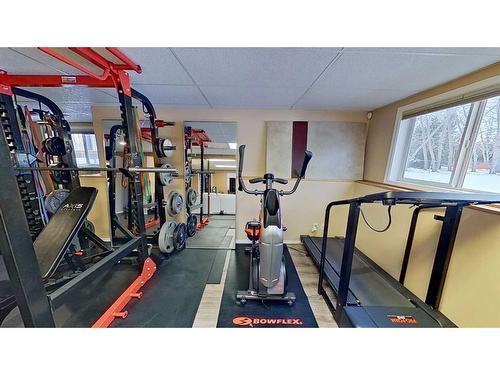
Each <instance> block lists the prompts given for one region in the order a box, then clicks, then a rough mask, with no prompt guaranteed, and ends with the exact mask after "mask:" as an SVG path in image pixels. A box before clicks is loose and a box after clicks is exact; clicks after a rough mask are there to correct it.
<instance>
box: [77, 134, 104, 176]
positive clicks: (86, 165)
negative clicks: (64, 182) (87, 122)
mask: <svg viewBox="0 0 500 375" xmlns="http://www.w3.org/2000/svg"><path fill="white" fill-rule="evenodd" d="M76 134H78V135H89V134H92V135H93V136H94V138H95V142H96V151H97V164H90V163H88V162H89V150H88V148H87V147H88V142H87V141H86V138H85V137H83V138H82V141H83V148H84V152H85V159H86V160H87V163H86V164H85V165H84V166H79V167H81V168H87V167H91V168H92V167H99V166H100V163H101V160H100V157H99V147H98V145H97V136H96V134H95V132H94V131H92V130H76V131H72V132H71V143H73V144H74V140H73V135H76ZM73 148H74V145H73ZM75 156H76V150H75ZM75 162H76V157H75Z"/></svg>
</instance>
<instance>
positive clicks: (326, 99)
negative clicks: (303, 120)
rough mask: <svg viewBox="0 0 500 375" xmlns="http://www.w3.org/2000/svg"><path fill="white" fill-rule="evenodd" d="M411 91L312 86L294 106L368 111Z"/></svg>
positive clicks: (297, 107) (398, 98)
mask: <svg viewBox="0 0 500 375" xmlns="http://www.w3.org/2000/svg"><path fill="white" fill-rule="evenodd" d="M415 93H416V91H411V90H366V89H353V88H348V87H346V88H344V89H342V88H335V87H325V86H322V87H319V86H314V87H313V88H311V90H309V91H308V92H307V93H306V95H304V97H302V98H301V99H300V100H299V101H298V102H297V104H296V105H295V106H294V108H296V109H310V110H337V111H370V110H373V109H376V108H380V107H382V106H384V105H386V104H390V103H393V102H395V101H397V100H400V99H403V98H406V97H408V96H410V95H413V94H415Z"/></svg>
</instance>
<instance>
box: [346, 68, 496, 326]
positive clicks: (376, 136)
mask: <svg viewBox="0 0 500 375" xmlns="http://www.w3.org/2000/svg"><path fill="white" fill-rule="evenodd" d="M496 75H500V65H499V64H495V65H492V66H490V67H488V68H486V69H483V70H480V71H478V72H474V73H472V74H470V75H467V76H465V77H462V78H460V79H457V80H455V81H453V82H449V83H446V84H444V85H441V86H439V87H436V88H433V89H431V90H428V91H425V92H422V93H420V94H418V95H415V96H413V97H410V98H407V99H404V100H401V101H399V102H397V103H393V104H391V105H388V106H385V107H383V108H380V109H377V110H375V111H374V112H373V117H372V119H371V120H370V122H369V130H368V138H367V143H366V154H365V172H364V179H365V180H371V181H376V182H384V176H385V170H386V166H387V161H388V156H389V152H390V147H391V141H392V134H393V130H394V126H395V120H396V112H397V110H398V108H399V107H401V106H404V105H407V104H410V103H413V102H416V101H419V100H422V99H425V98H429V97H432V96H435V95H439V94H442V93H445V92H447V91H450V90H454V89H457V88H460V87H463V86H466V85H469V84H472V83H474V82H477V81H481V80H484V79H487V78H490V77H493V76H496ZM383 190H388V188H385V189H384V188H379V187H374V186H368V185H365V184H360V183H357V184H356V186H355V188H354V193H355V195H356V196H358V195H364V194H368V193H373V192H377V191H383ZM365 212H366V215H367V217H368V219H369V220H370V219H371V220H372V222H374V223H375V225H377V226H383V225H384V223H385V222H386V220H387V219H386V212H387V211H386V209H384V208H382V207H371V206H367V207H366V208H365ZM433 213H435V211H434V212H427V213H423V214H422V215H421V219H420V220H419V224H418V228H417V231H416V235H415V243H414V247H413V250H412V257H411V259H410V263H409V269H408V274H407V278H406V283H405V285H406V286H407V287H408V288H409V289H410V290H411V291H413V292H414V293H415V294H416V295H418V296H419V297H420V298H424V297H425V293H426V287H427V283H428V281H429V275H430V270H431V265H432V261H433V257H434V252H435V248H436V243H437V238H438V235H439V229H440V223H439V222H437V221H435V220H434V219H433ZM410 219H411V210H409V209H408V208H407V207H397V208H396V209H395V210H394V211H393V226H392V227H391V229H390V230H389V231H388V232H387V233H384V234H377V233H374V232H372V231H370V230H368V228H367V227H366V225H365V224H364V223H362V224H360V227H359V232H358V233H359V234H358V239H357V246H358V247H360V248H361V249H363V251H364V252H365V253H366V254H367V255H368V256H370V257H371V258H372V259H373V260H374V261H376V262H377V263H378V264H380V265H381V266H382V267H383V268H384V269H385V270H386V271H387V272H389V273H390V274H391V275H393V276H395V277H398V276H399V270H400V267H401V261H402V256H403V252H404V245H405V241H406V235H407V231H408V228H409V224H410ZM499 246H500V216H499V215H498V214H495V213H488V212H484V211H479V210H477V209H470V208H469V209H465V210H464V213H463V216H462V221H461V224H460V229H459V232H458V235H457V239H456V243H455V248H454V252H453V256H452V259H451V262H450V266H449V269H448V276H447V279H446V284H445V287H444V291H443V296H442V301H441V306H440V310H441V311H442V312H443V313H444V314H445V315H447V316H448V317H449V318H450V319H451V320H453V321H454V322H455V323H456V324H458V325H459V326H463V327H500V314H499V313H498V312H499V311H500V298H499V296H500V276H499V275H500V272H499V270H500V252H499V251H498V248H499Z"/></svg>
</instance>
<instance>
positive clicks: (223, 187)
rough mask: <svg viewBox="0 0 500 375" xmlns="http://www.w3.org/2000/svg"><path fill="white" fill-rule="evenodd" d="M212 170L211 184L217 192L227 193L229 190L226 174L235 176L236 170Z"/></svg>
mask: <svg viewBox="0 0 500 375" xmlns="http://www.w3.org/2000/svg"><path fill="white" fill-rule="evenodd" d="M214 172H215V173H214V174H213V175H212V186H215V187H216V188H217V192H218V193H227V192H228V190H229V185H228V182H227V180H228V178H229V177H228V175H233V176H236V171H222V170H215V171H214ZM236 187H237V186H236Z"/></svg>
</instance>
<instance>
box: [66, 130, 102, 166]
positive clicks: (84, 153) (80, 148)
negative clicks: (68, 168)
mask: <svg viewBox="0 0 500 375" xmlns="http://www.w3.org/2000/svg"><path fill="white" fill-rule="evenodd" d="M71 139H72V141H73V147H74V148H75V155H76V165H77V166H78V167H98V166H99V156H98V153H97V143H96V139H95V135H94V134H92V133H72V134H71Z"/></svg>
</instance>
